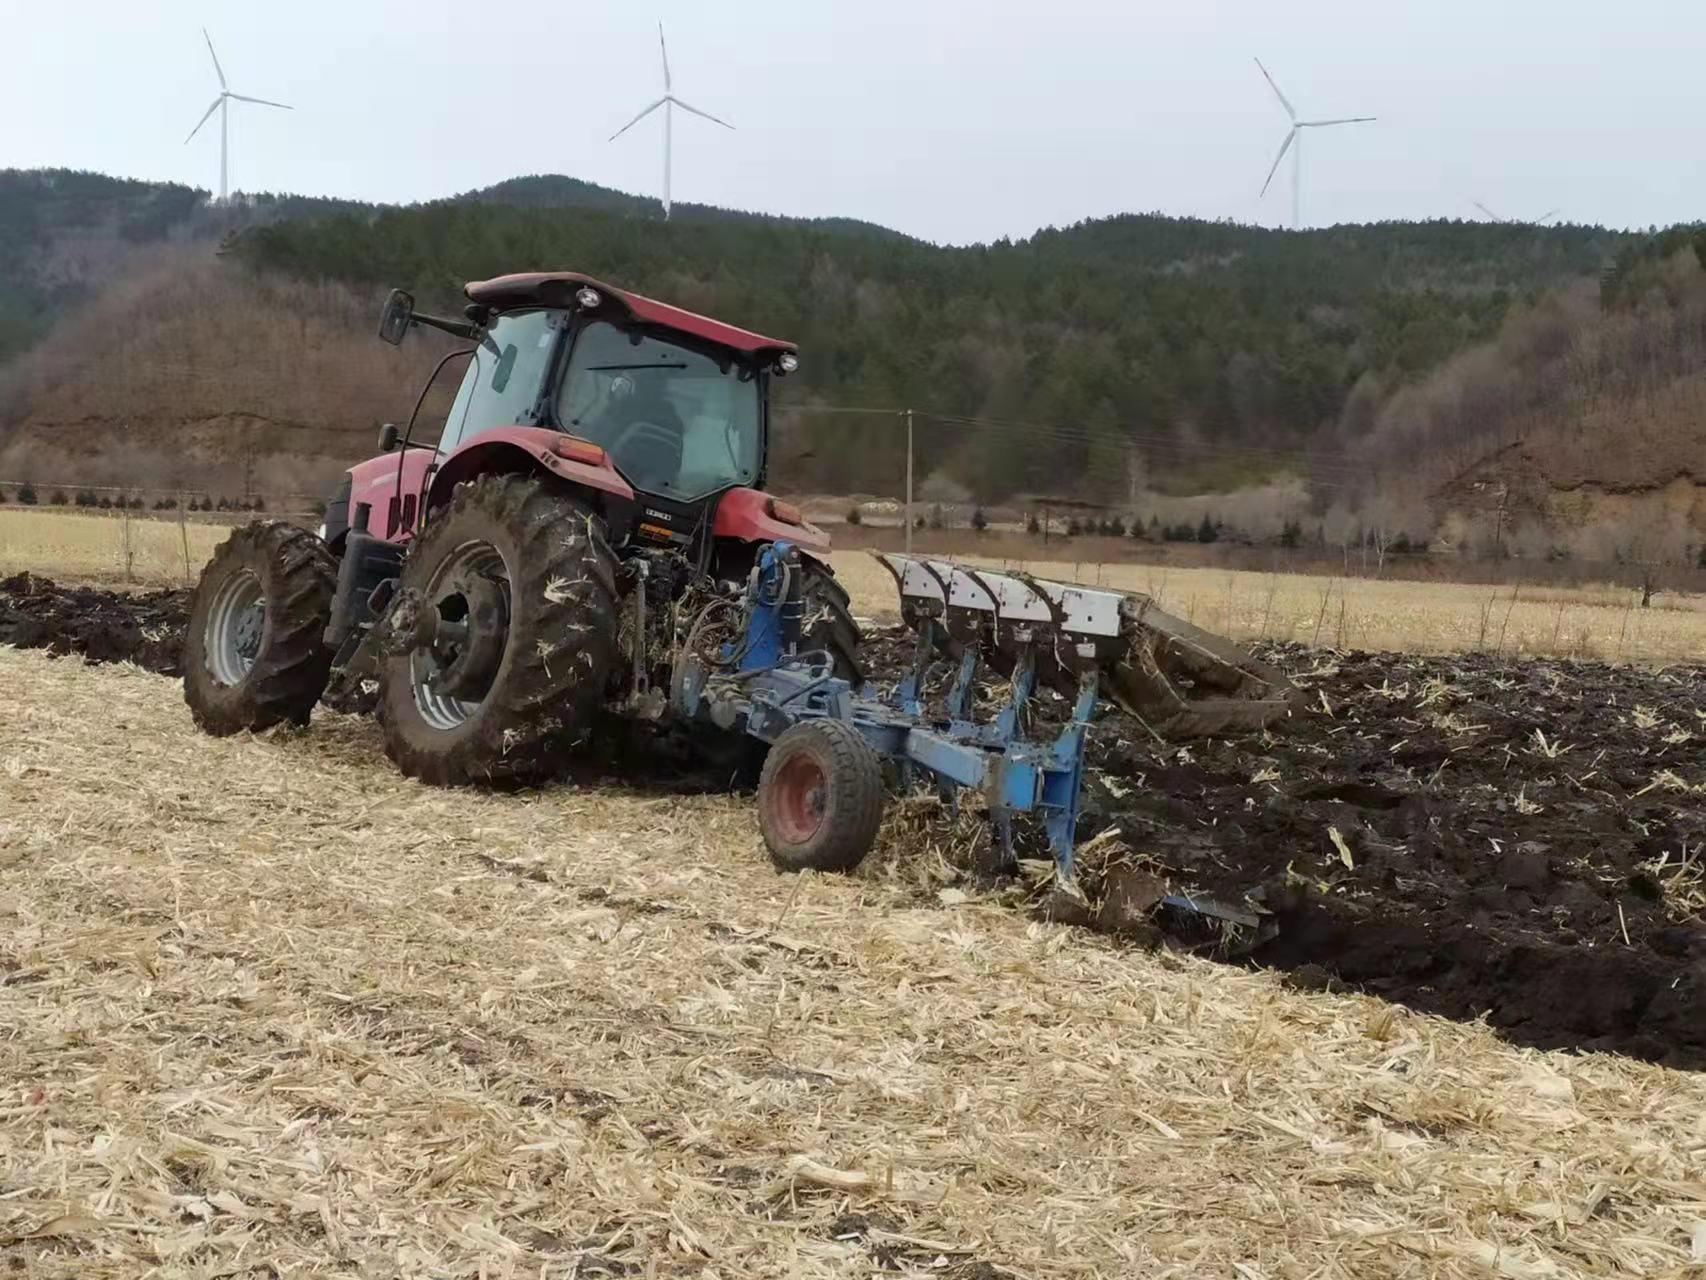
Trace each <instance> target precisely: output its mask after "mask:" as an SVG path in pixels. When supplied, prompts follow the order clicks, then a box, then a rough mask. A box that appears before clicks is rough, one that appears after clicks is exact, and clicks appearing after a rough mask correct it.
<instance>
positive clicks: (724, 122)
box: [669, 95, 734, 129]
mask: <svg viewBox="0 0 1706 1280" xmlns="http://www.w3.org/2000/svg"><path fill="white" fill-rule="evenodd" d="M669 101H670V102H673V103H674V104H675V105H676V106H678V107H680V108H681V109H682V110H683V111H691V112H692V113H693V114H694V115H696V116H704V117H705V119H707V120H709V121H710V122H711V123H712V124H720V125H722V126H723V128H725V129H732V128H734V126H733V125H732V124H730V123H729V122H728V121H727V120H719V119H717V117H716V116H714V115H712V114H711V113H710V112H709V111H701V110H699V108H698V107H690V106H688V105H687V104H686V103H685V102H683V101H682V100H681V99H680V98H677V97H675V96H674V95H671V96H670V98H669Z"/></svg>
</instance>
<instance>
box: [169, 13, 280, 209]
mask: <svg viewBox="0 0 1706 1280" xmlns="http://www.w3.org/2000/svg"><path fill="white" fill-rule="evenodd" d="M201 38H202V39H203V40H206V41H207V54H208V57H210V58H212V59H213V74H214V75H216V76H218V77H219V96H218V97H217V98H215V99H214V100H213V105H212V106H211V107H209V108H208V109H207V114H206V115H204V116H202V118H201V119H200V120H197V121H196V126H195V128H193V129H191V130H190V137H189V138H185V139H184V144H185V145H186V146H187V145H189V141H190V138H193V137H195V136H196V134H198V133H200V132H201V127H202V125H204V124H206V123H207V121H208V118H209V117H210V116H212V115H213V113H214V112H215V111H217V112H219V203H220V204H224V203H225V201H226V199H227V198H228V197H229V195H230V194H231V193H230V188H229V185H228V180H227V179H228V174H229V171H230V140H231V130H230V120H229V119H228V115H229V112H230V103H231V100H232V99H233V98H235V99H236V100H237V101H238V102H254V103H258V104H260V105H261V106H263V107H283V108H284V110H286V111H289V110H291V109H292V108H290V107H288V106H285V104H284V103H282V102H268V101H267V100H266V99H265V98H251V97H249V96H248V95H247V94H242V93H232V92H231V87H230V86H229V85H227V84H226V83H225V71H224V69H223V68H221V67H220V65H219V55H218V54H217V53H215V52H214V51H213V37H212V36H210V35H208V34H207V28H206V27H203V28H202V29H201Z"/></svg>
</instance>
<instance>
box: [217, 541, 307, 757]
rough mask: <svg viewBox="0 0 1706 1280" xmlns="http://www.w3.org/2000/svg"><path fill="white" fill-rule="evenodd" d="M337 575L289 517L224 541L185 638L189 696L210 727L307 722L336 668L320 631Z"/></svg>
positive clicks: (222, 731)
mask: <svg viewBox="0 0 1706 1280" xmlns="http://www.w3.org/2000/svg"><path fill="white" fill-rule="evenodd" d="M337 579H338V567H337V562H336V561H335V560H333V559H332V553H331V552H330V551H328V550H327V549H326V544H325V543H324V542H322V541H320V539H319V538H318V537H316V536H315V535H314V534H312V533H310V532H309V531H308V530H306V529H301V528H298V527H297V526H296V525H293V524H290V523H288V522H286V521H283V520H257V521H255V522H254V523H252V524H247V525H244V526H242V527H241V528H239V529H237V530H235V531H234V532H233V533H232V534H231V536H230V537H229V538H227V539H226V540H225V541H224V542H222V543H221V544H220V545H219V547H218V549H216V550H215V551H214V553H213V556H212V558H211V559H210V560H209V561H208V562H207V565H206V567H205V568H203V569H202V571H201V581H200V583H199V584H198V585H197V587H196V590H195V597H194V600H193V602H192V604H191V606H190V620H189V626H188V628H187V630H186V632H185V635H184V701H185V702H187V703H188V704H189V708H190V714H191V715H193V716H194V717H195V722H196V724H197V725H198V726H200V728H201V729H202V730H203V731H204V732H207V733H210V734H213V735H214V736H215V737H224V736H226V735H228V734H233V733H241V732H242V731H243V730H245V729H267V728H270V727H272V726H273V725H275V724H282V723H286V722H288V723H290V724H295V725H305V724H307V723H308V717H309V714H310V713H311V712H312V711H313V709H314V704H315V703H316V702H318V701H319V700H320V695H321V694H322V693H323V692H325V688H326V680H327V678H328V677H329V675H330V673H331V668H332V652H331V650H329V649H327V648H326V646H325V643H324V640H323V637H324V635H325V631H326V624H327V622H328V621H330V619H331V616H332V596H333V594H334V593H335V592H336V590H337Z"/></svg>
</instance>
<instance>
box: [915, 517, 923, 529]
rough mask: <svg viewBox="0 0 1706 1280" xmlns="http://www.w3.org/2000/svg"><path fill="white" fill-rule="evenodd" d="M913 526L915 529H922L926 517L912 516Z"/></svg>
mask: <svg viewBox="0 0 1706 1280" xmlns="http://www.w3.org/2000/svg"><path fill="white" fill-rule="evenodd" d="M912 527H913V528H914V529H922V528H923V527H924V517H923V516H914V517H913V518H912Z"/></svg>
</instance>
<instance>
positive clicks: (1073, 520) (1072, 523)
mask: <svg viewBox="0 0 1706 1280" xmlns="http://www.w3.org/2000/svg"><path fill="white" fill-rule="evenodd" d="M1083 532H1084V528H1083V526H1082V525H1080V524H1079V523H1078V517H1077V516H1068V517H1067V520H1066V536H1067V537H1069V538H1076V537H1077V536H1078V535H1079V534H1081V533H1083Z"/></svg>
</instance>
